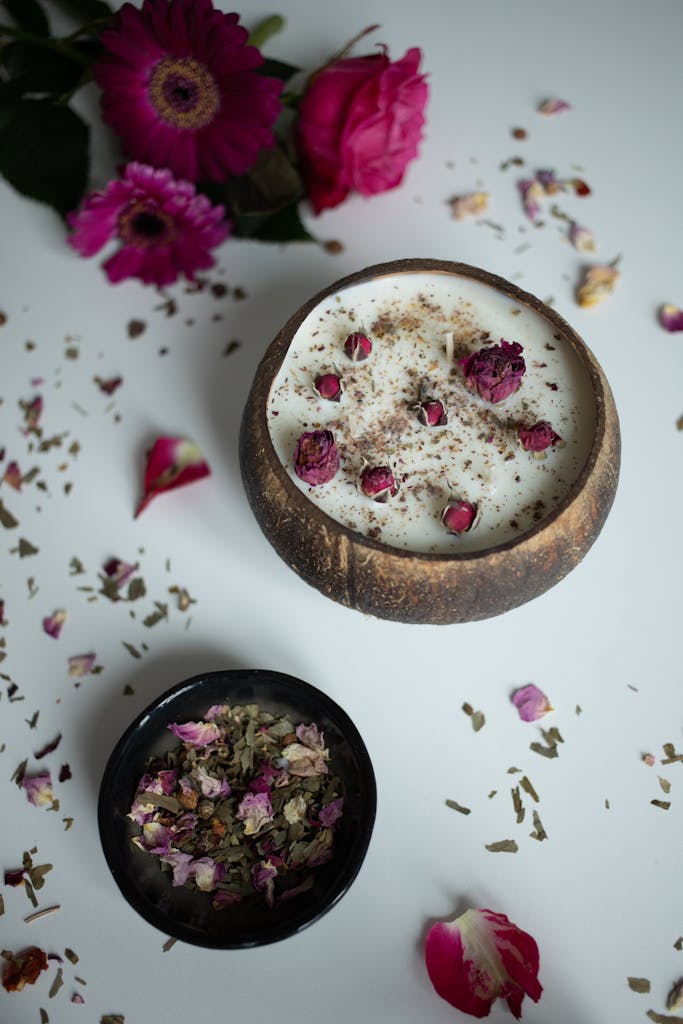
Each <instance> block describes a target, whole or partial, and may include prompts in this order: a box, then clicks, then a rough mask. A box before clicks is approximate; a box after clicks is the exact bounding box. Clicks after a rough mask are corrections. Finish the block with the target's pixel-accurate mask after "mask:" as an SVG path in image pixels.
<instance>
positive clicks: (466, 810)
mask: <svg viewBox="0 0 683 1024" xmlns="http://www.w3.org/2000/svg"><path fill="white" fill-rule="evenodd" d="M446 807H450V808H451V810H453V811H459V812H460V814H470V813H471V808H469V807H463V805H462V804H459V803H458V802H457V800H446Z"/></svg>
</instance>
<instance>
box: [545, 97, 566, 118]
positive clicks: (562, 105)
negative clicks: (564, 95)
mask: <svg viewBox="0 0 683 1024" xmlns="http://www.w3.org/2000/svg"><path fill="white" fill-rule="evenodd" d="M537 110H538V113H539V114H546V115H550V114H559V113H560V112H561V111H563V110H571V106H570V104H569V103H567V101H566V100H558V99H547V100H544V101H543V103H539V105H538V107H537Z"/></svg>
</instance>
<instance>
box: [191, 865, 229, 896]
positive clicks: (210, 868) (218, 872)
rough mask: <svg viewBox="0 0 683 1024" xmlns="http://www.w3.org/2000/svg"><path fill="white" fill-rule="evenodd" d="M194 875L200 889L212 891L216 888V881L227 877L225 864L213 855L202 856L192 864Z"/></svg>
mask: <svg viewBox="0 0 683 1024" xmlns="http://www.w3.org/2000/svg"><path fill="white" fill-rule="evenodd" d="M192 877H193V878H194V880H195V884H196V886H197V888H198V889H201V890H202V892H211V890H212V889H215V888H216V882H221V881H222V880H223V879H224V878H225V866H224V865H223V864H220V863H218V862H217V861H215V860H212V859H211V857H200V858H199V859H198V860H196V861H195V862H194V864H193V865H192Z"/></svg>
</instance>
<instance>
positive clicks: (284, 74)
mask: <svg viewBox="0 0 683 1024" xmlns="http://www.w3.org/2000/svg"><path fill="white" fill-rule="evenodd" d="M256 70H257V71H258V73H259V74H260V75H266V76H267V77H268V78H279V79H281V81H283V82H287V81H289V79H290V78H291V77H292V76H293V75H296V74H298V73H299V71H301V68H297V67H296V66H295V65H294V64H286V63H285V61H283V60H271V59H270V57H266V59H265V60H264V62H263V64H261V65H260V67H258V68H256Z"/></svg>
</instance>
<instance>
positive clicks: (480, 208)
mask: <svg viewBox="0 0 683 1024" xmlns="http://www.w3.org/2000/svg"><path fill="white" fill-rule="evenodd" d="M448 205H449V206H450V208H451V212H452V214H453V219H454V220H464V219H465V217H476V216H478V215H479V214H480V213H485V212H486V211H487V210H488V208H489V194H488V192H469V193H468V194H467V195H462V196H453V198H452V199H449V200H448Z"/></svg>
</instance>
